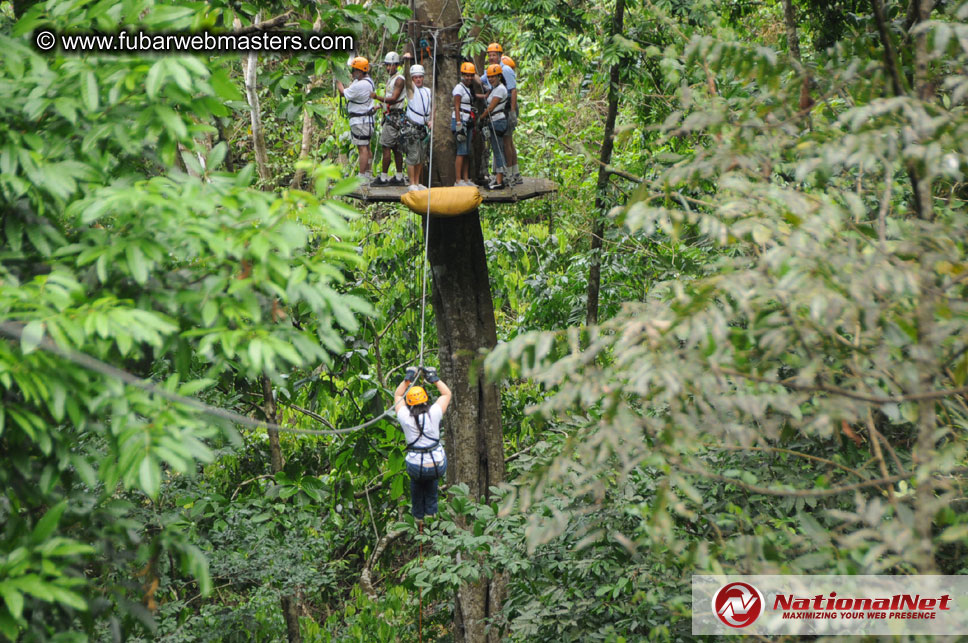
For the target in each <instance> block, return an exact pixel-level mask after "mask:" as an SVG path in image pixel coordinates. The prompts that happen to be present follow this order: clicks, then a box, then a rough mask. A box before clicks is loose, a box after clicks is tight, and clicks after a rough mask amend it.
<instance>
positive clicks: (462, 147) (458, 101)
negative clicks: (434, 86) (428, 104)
mask: <svg viewBox="0 0 968 643" xmlns="http://www.w3.org/2000/svg"><path fill="white" fill-rule="evenodd" d="M476 76H477V68H475V67H474V63H472V62H463V63H461V65H460V82H459V83H457V84H456V85H455V86H454V90H453V91H452V92H451V95H452V96H453V97H454V116H453V117H451V119H450V130H451V131H452V132H454V136H455V137H456V139H457V156H456V158H455V160H454V173H455V175H456V177H457V178H456V183H454V185H466V186H473V185H474V183H473V182H471V180H470V172H471V164H470V159H469V158H468V156H469V154H470V148H471V138H472V137H473V135H474V120H475V119H474V110H473V104H474V96H475V94H474V78H475V77H476Z"/></svg>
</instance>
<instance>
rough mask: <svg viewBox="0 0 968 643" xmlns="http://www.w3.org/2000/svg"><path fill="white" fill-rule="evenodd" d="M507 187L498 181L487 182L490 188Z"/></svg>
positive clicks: (499, 188)
mask: <svg viewBox="0 0 968 643" xmlns="http://www.w3.org/2000/svg"><path fill="white" fill-rule="evenodd" d="M506 187H507V186H506V185H505V184H504V183H498V182H497V181H491V182H490V183H488V184H487V189H488V190H503V189H504V188H506Z"/></svg>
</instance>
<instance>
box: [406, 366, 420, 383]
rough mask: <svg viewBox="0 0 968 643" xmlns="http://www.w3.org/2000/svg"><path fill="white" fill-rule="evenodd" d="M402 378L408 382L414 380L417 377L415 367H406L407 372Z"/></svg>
mask: <svg viewBox="0 0 968 643" xmlns="http://www.w3.org/2000/svg"><path fill="white" fill-rule="evenodd" d="M403 379H405V380H407V381H408V382H413V381H415V380H416V379H417V368H416V367H415V366H411V367H410V368H408V369H407V372H406V373H405V374H404V376H403Z"/></svg>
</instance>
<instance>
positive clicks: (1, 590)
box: [0, 581, 24, 618]
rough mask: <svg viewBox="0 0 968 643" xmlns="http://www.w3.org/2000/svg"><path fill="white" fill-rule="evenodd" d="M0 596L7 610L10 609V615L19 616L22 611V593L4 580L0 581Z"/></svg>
mask: <svg viewBox="0 0 968 643" xmlns="http://www.w3.org/2000/svg"><path fill="white" fill-rule="evenodd" d="M0 598H2V599H3V603H4V605H6V606H7V610H9V611H10V615H11V616H13V617H14V618H20V615H21V614H23V611H24V596H23V594H21V593H20V592H18V591H17V590H16V589H14V588H13V587H11V585H10V583H9V582H7V581H4V582H2V583H0Z"/></svg>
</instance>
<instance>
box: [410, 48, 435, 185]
mask: <svg viewBox="0 0 968 643" xmlns="http://www.w3.org/2000/svg"><path fill="white" fill-rule="evenodd" d="M404 58H405V59H407V61H408V63H409V54H405V55H404ZM424 73H425V72H424V68H423V65H413V66H412V67H411V66H409V65H408V67H407V68H406V74H405V78H407V97H408V100H407V109H406V112H405V119H406V120H405V121H404V127H403V147H404V150H405V151H406V153H407V176H408V178H409V179H410V187H409V188H407V189H408V190H410V191H411V192H413V191H416V190H426V189H427V188H426V187H425V186H424V185H422V184H421V183H420V177H421V175H422V174H423V168H424V163H426V161H427V155H428V151H429V148H430V129H429V127H430V126H431V125H432V124H433V122H434V114H433V94H432V93H431V91H430V88H429V87H424V84H423V83H424ZM428 183H429V179H428Z"/></svg>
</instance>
